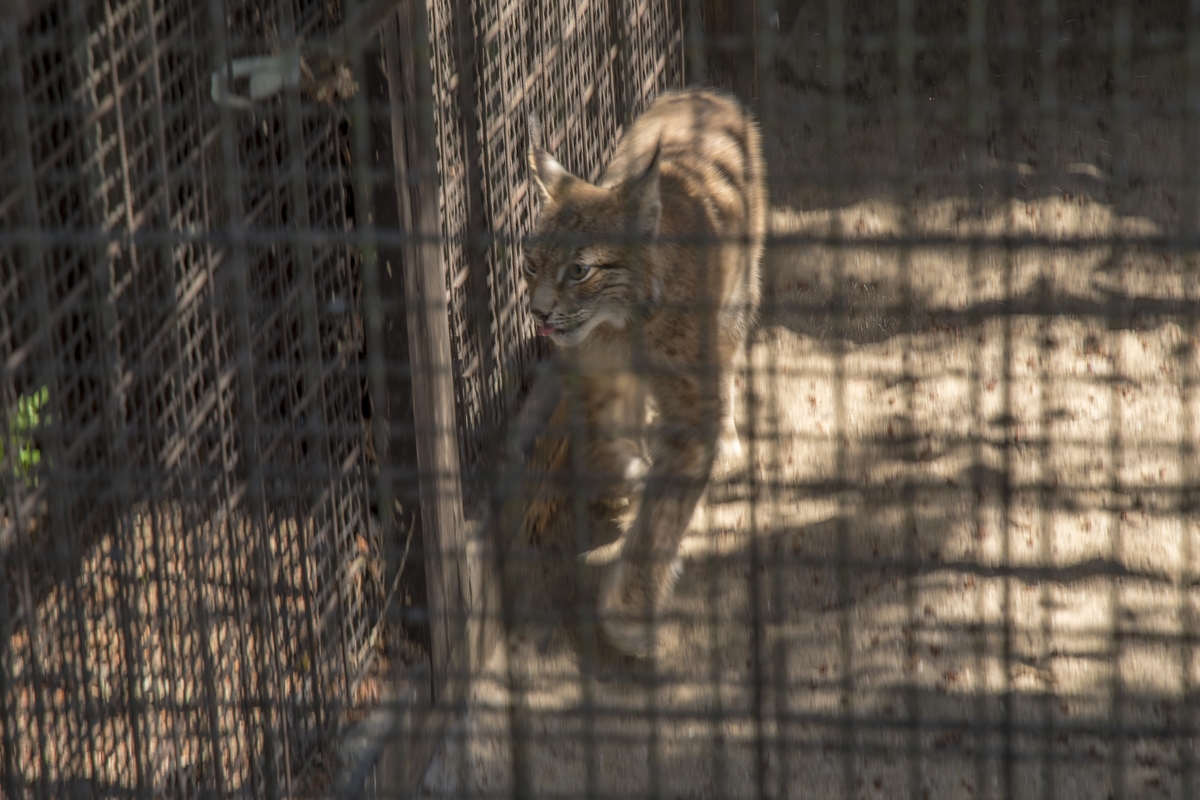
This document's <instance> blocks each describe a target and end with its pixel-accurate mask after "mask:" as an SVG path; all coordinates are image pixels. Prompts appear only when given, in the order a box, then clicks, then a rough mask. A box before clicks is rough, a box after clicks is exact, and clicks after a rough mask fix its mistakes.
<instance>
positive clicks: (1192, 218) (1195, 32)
mask: <svg viewBox="0 0 1200 800" xmlns="http://www.w3.org/2000/svg"><path fill="white" fill-rule="evenodd" d="M1185 31H1186V34H1185V35H1186V36H1187V42H1186V58H1187V84H1186V89H1185V97H1184V125H1185V131H1184V144H1185V147H1184V152H1185V154H1186V155H1185V158H1184V171H1183V185H1182V187H1181V189H1182V194H1183V203H1182V206H1183V209H1184V211H1183V215H1182V216H1183V219H1184V224H1183V225H1181V226H1180V228H1181V233H1182V234H1184V235H1186V236H1187V237H1188V238H1189V239H1190V241H1188V243H1187V244H1186V245H1185V248H1186V249H1184V251H1183V252H1182V253H1181V255H1182V257H1183V263H1184V265H1185V268H1184V274H1183V287H1182V292H1181V296H1182V298H1183V300H1184V302H1185V303H1187V304H1188V308H1189V313H1188V314H1187V316H1186V318H1185V319H1183V320H1182V321H1181V326H1182V328H1183V333H1184V336H1185V341H1186V342H1189V343H1192V344H1191V347H1190V348H1188V349H1185V350H1184V352H1183V353H1182V354H1181V356H1180V358H1179V400H1180V416H1181V425H1180V437H1181V438H1180V442H1179V487H1178V494H1179V497H1178V501H1177V502H1178V504H1179V505H1178V509H1179V519H1180V526H1181V528H1182V530H1181V531H1180V536H1181V539H1182V543H1181V547H1180V560H1181V562H1182V564H1181V568H1180V570H1179V600H1178V603H1179V616H1180V628H1181V634H1182V635H1181V637H1180V653H1179V659H1180V673H1181V676H1182V681H1181V683H1182V686H1181V689H1182V693H1183V724H1182V726H1181V729H1180V730H1179V731H1178V733H1177V735H1178V737H1179V742H1178V744H1177V745H1176V749H1177V751H1178V753H1179V767H1180V777H1179V780H1180V789H1181V793H1180V796H1182V797H1195V796H1196V793H1197V789H1198V788H1200V787H1197V779H1196V766H1197V765H1196V752H1195V749H1194V748H1195V738H1196V711H1197V691H1196V683H1195V678H1194V675H1195V668H1196V637H1197V622H1196V608H1195V604H1194V600H1193V597H1194V592H1195V587H1196V581H1197V574H1196V563H1195V559H1196V556H1197V550H1196V541H1195V532H1196V510H1197V499H1198V497H1197V488H1198V487H1197V484H1198V482H1200V471H1198V470H1197V463H1196V455H1197V454H1196V436H1197V432H1198V425H1197V420H1196V415H1195V413H1194V411H1193V409H1194V405H1193V404H1194V403H1195V400H1196V385H1197V383H1198V382H1200V376H1198V375H1197V373H1196V366H1195V365H1196V361H1195V359H1196V351H1195V349H1194V348H1195V344H1194V343H1195V342H1196V341H1197V333H1198V331H1197V322H1198V320H1197V316H1196V310H1195V303H1196V302H1197V300H1198V299H1200V263H1198V262H1200V257H1198V254H1197V250H1196V246H1197V234H1198V233H1200V228H1198V227H1197V222H1196V220H1197V216H1198V215H1200V0H1190V2H1189V3H1188V9H1187V26H1186V29H1185Z"/></svg>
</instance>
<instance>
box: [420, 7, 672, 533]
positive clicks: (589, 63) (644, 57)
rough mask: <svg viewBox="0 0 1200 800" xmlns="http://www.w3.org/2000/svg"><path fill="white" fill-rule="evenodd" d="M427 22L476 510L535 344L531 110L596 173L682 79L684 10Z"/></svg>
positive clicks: (484, 15)
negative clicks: (524, 278)
mask: <svg viewBox="0 0 1200 800" xmlns="http://www.w3.org/2000/svg"><path fill="white" fill-rule="evenodd" d="M464 17H465V18H464ZM430 29H431V38H432V41H433V52H434V53H435V58H434V64H433V82H434V86H433V99H434V115H435V122H436V130H437V147H438V169H439V177H440V178H441V189H440V197H439V204H440V205H439V208H440V211H441V220H442V247H443V259H444V262H445V264H446V275H447V281H448V285H449V288H450V306H451V311H450V316H451V319H450V330H451V339H452V344H453V356H454V364H455V375H456V381H455V390H456V401H457V408H458V414H459V446H460V450H461V453H460V455H461V463H462V465H463V471H464V473H465V474H466V475H467V476H468V477H469V479H468V480H466V481H465V482H464V492H465V493H466V498H465V503H466V505H467V507H468V509H469V510H470V511H471V513H472V514H478V513H479V512H480V509H481V505H480V504H481V502H482V501H483V499H484V490H485V487H486V485H487V481H486V472H485V469H486V462H487V460H488V454H489V453H491V455H492V456H493V457H494V456H495V453H496V451H495V448H494V445H495V440H494V437H495V435H496V433H497V431H499V430H500V429H501V427H502V425H503V422H504V420H505V418H506V416H507V415H508V414H509V413H511V409H512V400H513V396H514V394H515V393H516V391H517V390H518V389H519V388H520V387H521V385H522V382H523V381H524V380H525V379H526V378H527V377H528V376H529V374H530V371H531V369H532V365H533V362H534V360H536V358H537V357H538V356H539V354H540V352H541V351H540V350H539V349H538V348H537V347H536V345H535V342H534V341H533V337H532V331H533V325H532V321H531V320H530V318H529V312H528V309H526V307H525V306H524V304H523V303H522V302H521V300H520V294H519V289H518V284H519V274H520V270H519V268H518V267H519V265H518V263H517V259H518V257H519V253H520V251H519V248H518V247H517V246H516V245H517V243H519V241H520V239H521V237H523V236H524V235H525V234H526V233H528V231H529V229H530V226H531V225H532V219H533V217H532V214H533V210H534V198H533V197H532V195H531V194H530V193H529V192H528V188H527V184H526V181H525V174H526V166H525V149H526V147H527V145H528V138H527V124H528V120H529V115H530V114H536V115H538V116H539V118H540V119H541V120H542V122H543V125H544V127H545V130H546V135H547V141H548V142H549V143H550V146H551V147H553V148H554V149H555V152H556V153H557V154H558V156H559V158H561V159H562V161H563V163H564V164H566V165H567V166H568V167H569V168H570V169H573V170H575V171H576V172H577V174H580V175H584V176H587V177H589V178H592V179H595V178H597V177H599V174H600V170H601V169H602V168H603V166H604V164H605V163H606V159H607V158H608V156H609V155H610V154H611V152H612V150H613V148H614V147H615V146H616V140H617V136H618V135H619V133H620V130H621V126H622V125H624V124H626V123H627V122H628V121H629V120H630V119H631V118H632V117H633V116H634V115H636V114H637V113H640V112H641V111H642V110H643V109H644V108H645V107H646V105H647V104H648V102H649V101H650V100H651V99H653V98H654V97H655V96H656V95H657V94H658V93H659V92H661V91H662V90H663V89H665V88H668V87H672V86H678V85H679V84H680V82H681V80H682V67H683V62H682V59H683V51H682V44H683V40H682V23H681V18H680V14H679V8H678V7H677V6H675V5H674V4H672V3H661V2H631V3H608V2H593V1H592V0H587V1H586V2H581V3H566V4H555V3H544V4H533V5H530V4H527V3H518V2H503V3H463V2H451V0H442V1H440V2H435V3H433V4H431V6H430ZM489 232H498V233H502V235H499V236H496V235H490V234H489Z"/></svg>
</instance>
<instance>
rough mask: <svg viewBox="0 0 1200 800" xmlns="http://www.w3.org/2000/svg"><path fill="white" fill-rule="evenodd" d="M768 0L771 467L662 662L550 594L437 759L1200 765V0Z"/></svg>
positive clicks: (934, 787)
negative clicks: (1198, 632) (1199, 458)
mask: <svg viewBox="0 0 1200 800" xmlns="http://www.w3.org/2000/svg"><path fill="white" fill-rule="evenodd" d="M699 5H700V4H698V3H697V4H692V6H693V10H694V11H698V10H699V9H697V8H695V6H699ZM705 5H706V6H707V5H708V4H705ZM776 13H777V14H778V17H775V16H774V15H775V14H776ZM755 14H756V17H755V19H754V22H753V25H754V31H753V36H752V37H751V36H746V35H744V32H743V33H742V34H738V33H725V34H724V35H723V36H722V37H718V38H715V39H714V40H713V41H712V42H709V43H707V44H708V46H710V47H712V48H714V49H720V50H724V51H729V52H735V53H739V54H740V55H741V57H743V58H750V57H753V58H754V59H755V62H756V70H755V72H756V74H755V88H756V105H757V111H758V114H759V116H760V119H762V122H763V128H764V131H765V136H766V138H767V155H768V161H769V166H770V169H771V175H772V192H773V194H774V197H773V200H774V201H775V204H776V209H775V213H774V215H773V223H772V224H773V236H772V242H771V248H770V253H769V254H768V257H767V265H768V271H767V275H766V281H767V286H766V291H765V292H764V296H765V298H766V300H765V302H764V306H765V308H764V311H763V326H762V330H760V332H759V334H758V336H757V339H756V343H755V348H756V349H757V353H758V360H754V359H753V357H752V360H751V364H750V367H749V368H748V369H747V371H746V373H745V375H744V376H743V377H744V379H745V381H746V384H747V386H746V395H747V396H746V402H747V403H748V404H749V405H750V409H749V410H747V412H746V416H747V419H745V420H743V425H744V427H743V431H742V432H743V435H744V436H745V437H746V438H747V439H748V440H749V441H750V450H751V458H752V459H753V458H754V457H755V456H757V457H758V458H760V459H761V463H760V464H759V465H758V468H759V470H758V472H757V473H756V472H755V470H754V467H753V466H752V467H751V468H750V469H749V470H747V471H746V472H745V473H743V474H735V475H733V476H732V477H730V476H728V475H727V476H724V477H721V478H717V479H715V480H714V482H713V483H712V484H711V485H710V489H709V491H710V496H709V506H708V508H706V509H705V511H704V513H703V515H702V516H704V519H703V520H694V521H693V524H694V525H696V526H697V527H698V528H707V531H706V535H708V536H710V537H711V539H708V540H704V541H697V542H695V543H694V546H695V547H696V548H697V550H699V551H700V552H701V553H702V555H699V556H696V557H695V560H692V561H689V563H688V566H687V568H686V569H685V572H684V578H683V579H682V582H681V585H680V588H679V590H678V591H679V595H678V596H677V599H676V601H675V602H673V603H672V604H671V605H670V607H669V608H668V609H666V612H665V613H664V615H663V617H662V623H663V628H664V631H665V634H664V638H663V639H662V640H661V641H662V642H664V644H663V649H662V650H661V651H660V652H659V653H657V654H656V657H655V658H654V659H651V660H649V661H648V662H639V663H638V664H630V663H629V662H627V661H621V660H620V659H619V658H611V657H605V654H604V652H603V647H602V646H600V648H599V650H595V651H592V652H591V653H589V652H588V647H589V643H588V642H587V641H586V637H585V635H584V634H579V635H578V636H577V637H572V635H571V634H566V635H564V634H562V628H555V625H556V624H558V623H561V622H562V621H563V620H564V619H566V620H568V621H570V619H571V618H572V616H573V615H577V616H578V617H579V618H581V619H583V618H586V616H587V615H588V613H589V610H588V609H587V607H586V606H580V607H574V606H569V605H568V604H570V603H575V602H580V603H584V604H586V603H587V602H588V599H587V598H578V597H573V598H569V599H568V600H567V601H566V602H565V603H564V601H563V600H562V596H561V595H555V594H552V593H547V594H537V591H538V589H541V588H542V587H540V586H539V587H538V589H531V590H530V592H531V593H532V594H533V597H532V599H531V600H530V601H529V602H528V603H527V604H525V605H521V604H520V603H519V602H515V601H514V606H515V608H516V612H517V614H518V616H519V617H520V618H519V620H518V625H519V629H518V630H516V631H514V632H513V633H514V635H513V636H512V637H511V638H510V639H509V640H508V641H507V642H506V647H507V651H506V653H505V656H506V658H505V659H504V666H503V667H500V668H498V669H497V670H495V671H494V672H490V673H488V674H486V675H485V676H484V677H483V679H482V680H481V681H480V684H479V685H478V686H477V687H476V690H475V694H474V695H473V696H472V700H471V703H470V704H469V709H468V718H467V720H466V721H465V722H464V723H463V724H462V725H461V727H459V728H457V729H456V730H455V733H454V735H453V736H451V737H449V738H448V739H447V741H446V742H445V743H444V746H443V751H442V753H441V754H440V755H439V757H438V758H437V759H436V760H435V762H434V767H433V769H432V770H431V771H430V773H429V775H428V776H427V780H426V783H425V786H424V789H425V791H426V793H427V794H428V795H430V796H450V797H468V796H469V797H481V796H512V795H516V796H589V797H609V796H613V797H617V796H621V797H626V796H647V797H662V796H755V797H789V796H800V797H803V796H822V797H856V798H857V797H912V798H927V797H963V798H967V797H979V796H986V797H1047V798H1049V797H1105V796H1107V797H1114V798H1121V797H1127V798H1133V797H1139V798H1140V797H1158V796H1163V797H1184V798H1187V797H1192V796H1194V795H1195V793H1196V789H1195V783H1196V777H1195V764H1196V758H1197V755H1198V753H1197V750H1196V742H1195V738H1194V736H1195V730H1196V724H1197V720H1196V696H1195V688H1194V687H1195V685H1196V680H1197V672H1196V668H1197V664H1196V659H1195V652H1194V651H1195V623H1194V619H1195V614H1196V604H1197V602H1198V599H1200V598H1198V597H1197V594H1196V581H1195V571H1196V561H1195V558H1196V536H1197V527H1196V520H1195V505H1194V502H1195V501H1194V493H1195V475H1196V471H1195V470H1196V464H1195V453H1196V447H1195V437H1196V428H1195V413H1196V398H1195V375H1196V370H1197V362H1196V340H1195V336H1196V321H1195V317H1196V309H1197V306H1196V303H1197V300H1198V298H1200V295H1198V294H1197V285H1196V273H1195V269H1196V254H1195V245H1196V242H1195V225H1196V219H1195V217H1196V213H1197V207H1198V205H1200V203H1198V200H1197V197H1198V194H1197V181H1196V174H1197V172H1196V169H1197V164H1198V162H1197V157H1196V155H1195V154H1196V153H1197V152H1200V150H1197V148H1196V144H1197V133H1196V131H1197V124H1196V119H1195V108H1194V104H1195V96H1196V93H1197V90H1198V88H1200V70H1198V67H1197V65H1200V58H1198V57H1197V55H1198V54H1200V14H1197V12H1196V11H1195V10H1194V9H1193V10H1185V9H1184V8H1183V7H1182V6H1181V5H1177V4H1168V3H1163V4H1156V3H1151V4H1133V3H1124V2H1114V3H1110V4H1073V3H1067V2H1057V3H1056V2H1042V3H1022V4H987V3H983V2H965V3H952V2H948V3H917V2H904V1H902V2H898V3H872V2H840V1H839V0H833V1H832V2H829V3H815V4H814V3H786V2H780V3H760V4H756V9H755ZM751 42H753V44H754V48H753V49H751V48H750V44H751ZM639 52H640V51H639ZM562 83H565V82H562ZM549 85H550V86H554V87H556V86H558V85H560V82H559V81H554V80H551V81H550V84H549ZM566 94H567V96H568V97H572V96H574V95H573V94H572V93H571V90H567V92H566ZM517 122H518V124H519V120H518V121H517ZM948 132H949V133H948ZM521 133H523V131H519V130H518V131H517V134H518V146H519V143H520V142H521V141H522V140H521V139H520V138H519V137H520V134H521ZM950 134H954V135H950ZM583 139H584V134H583V133H582V132H580V133H578V134H575V133H573V134H571V135H567V136H566V137H565V140H564V141H558V142H552V149H554V150H555V151H556V153H557V154H559V155H560V157H564V160H567V161H568V166H570V167H573V168H574V169H573V171H575V172H576V173H578V174H584V175H592V176H594V173H589V172H588V169H586V168H581V167H580V165H579V164H578V163H577V162H576V163H570V161H569V159H570V158H571V155H570V153H571V147H572V143H573V142H580V141H583ZM795 141H799V142H801V144H800V145H799V146H797V145H794V144H791V143H792V142H795ZM583 147H584V149H586V148H587V145H586V144H584V146H583ZM789 159H790V160H789ZM786 206H790V208H785V207H786ZM931 272H932V273H933V274H930V273H931ZM793 334H797V335H799V337H800V338H797V336H794V335H793ZM781 342H785V343H788V346H789V347H791V348H793V349H792V350H791V351H787V352H786V353H785V351H784V350H783V349H781V346H780V343H781ZM785 354H786V355H787V358H784V357H783V355H785ZM752 356H753V354H752ZM793 457H794V462H795V463H793ZM743 513H744V517H739V516H738V515H739V514H743ZM813 513H817V514H818V516H817V517H813V516H808V515H811V514H813ZM697 538H698V539H699V538H700V537H697ZM527 555H528V554H527V553H518V554H515V555H514V558H516V559H517V560H520V559H521V558H523V557H526V556H527ZM538 557H539V556H538V555H533V556H530V557H529V560H530V561H531V562H532V561H534V560H536V559H537V558H538ZM570 566H571V565H568V568H570ZM519 568H520V569H521V570H522V571H521V573H520V575H521V580H522V581H529V582H536V580H535V578H536V576H535V575H534V572H535V569H536V568H535V566H534V565H533V564H528V565H527V564H522V565H520V567H519ZM521 588H522V589H524V588H525V587H521ZM560 603H561V604H562V605H559V604H560ZM581 609H582V610H581ZM576 612H578V614H577V613H576ZM547 619H551V620H552V622H553V623H554V624H551V625H540V623H544V622H545V621H546V620H547ZM564 627H569V626H564ZM580 627H582V626H580ZM546 628H552V629H553V630H550V631H549V632H547V631H546ZM542 634H544V636H542ZM564 639H566V640H567V641H566V643H565V644H564V641H563V640H564Z"/></svg>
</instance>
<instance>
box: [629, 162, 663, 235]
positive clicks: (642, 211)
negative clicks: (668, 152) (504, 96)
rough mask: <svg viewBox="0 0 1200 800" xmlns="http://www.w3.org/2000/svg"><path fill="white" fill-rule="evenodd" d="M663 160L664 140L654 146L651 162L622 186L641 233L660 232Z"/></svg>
mask: <svg viewBox="0 0 1200 800" xmlns="http://www.w3.org/2000/svg"><path fill="white" fill-rule="evenodd" d="M661 161H662V141H661V140H660V141H659V143H658V144H656V145H655V146H654V155H652V156H651V157H650V163H649V164H647V165H646V168H645V169H644V170H642V173H641V174H640V175H638V176H637V177H636V178H630V179H629V180H628V181H626V182H625V185H624V186H622V187H621V190H622V191H623V192H624V193H625V200H626V204H627V207H628V208H629V213H630V215H632V216H633V217H635V218H636V219H637V228H638V230H639V231H640V232H641V233H645V234H649V235H653V234H656V233H658V220H659V217H660V216H662V199H661V197H660V196H659V192H658V177H659V163H660V162H661Z"/></svg>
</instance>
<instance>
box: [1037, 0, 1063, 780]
mask: <svg viewBox="0 0 1200 800" xmlns="http://www.w3.org/2000/svg"><path fill="white" fill-rule="evenodd" d="M1040 10H1041V28H1042V39H1041V42H1040V43H1039V47H1040V49H1041V59H1040V64H1039V67H1040V79H1041V86H1040V94H1039V98H1038V115H1037V126H1038V131H1039V141H1038V145H1039V150H1040V151H1041V152H1042V153H1044V154H1046V157H1045V158H1043V165H1042V168H1043V170H1044V171H1043V175H1045V174H1046V173H1047V172H1048V171H1049V169H1048V168H1049V166H1050V165H1049V164H1048V163H1045V162H1046V161H1048V156H1049V154H1050V153H1051V152H1053V134H1054V133H1056V132H1057V131H1058V128H1059V118H1058V87H1057V85H1056V81H1057V80H1058V76H1057V75H1056V74H1055V69H1056V67H1057V62H1058V0H1041V9H1040ZM1039 183H1042V185H1041V186H1039V189H1040V192H1042V193H1049V192H1050V191H1051V190H1052V189H1053V186H1052V185H1046V184H1047V183H1049V182H1048V181H1047V180H1046V178H1044V177H1043V178H1042V179H1041V181H1039ZM1038 261H1039V271H1040V272H1041V276H1042V277H1041V285H1042V286H1043V287H1046V288H1045V291H1044V292H1043V294H1042V295H1040V296H1039V297H1038V298H1037V303H1038V306H1039V308H1038V312H1039V316H1040V318H1041V325H1040V327H1039V335H1038V347H1039V350H1040V351H1041V352H1040V354H1039V355H1040V359H1039V360H1040V361H1041V368H1040V370H1039V373H1040V374H1039V384H1040V386H1039V392H1038V397H1039V402H1040V409H1039V416H1040V423H1039V427H1040V429H1041V434H1042V443H1041V447H1040V448H1039V452H1038V462H1039V468H1038V480H1039V482H1040V484H1041V487H1040V491H1039V492H1038V517H1039V519H1038V536H1039V538H1040V539H1041V553H1040V558H1041V562H1042V567H1043V568H1044V569H1046V570H1047V571H1049V570H1050V569H1052V568H1053V565H1054V520H1053V510H1052V509H1053V507H1054V506H1055V505H1056V504H1057V502H1058V497H1057V489H1056V488H1055V486H1056V484H1057V480H1056V477H1055V472H1056V467H1055V465H1054V452H1053V451H1054V437H1053V436H1052V426H1053V425H1054V418H1053V407H1052V404H1051V402H1050V395H1051V393H1052V392H1054V391H1055V386H1054V382H1053V380H1054V376H1053V375H1052V374H1051V369H1050V364H1051V357H1050V352H1049V350H1050V345H1049V343H1048V340H1049V337H1051V336H1053V335H1054V328H1055V326H1054V317H1052V316H1051V309H1050V298H1049V297H1047V296H1046V295H1047V294H1050V293H1052V292H1054V291H1055V275H1054V251H1052V250H1044V249H1042V250H1039V257H1038ZM1054 593H1055V592H1054V589H1053V587H1051V586H1050V585H1049V584H1048V583H1042V585H1041V586H1039V587H1038V605H1039V607H1040V608H1041V638H1042V647H1041V649H1042V652H1041V655H1040V657H1041V659H1043V664H1044V668H1045V669H1051V668H1052V663H1051V659H1052V658H1053V657H1054V653H1053V644H1052V639H1053V636H1054V612H1053V603H1054V599H1055V598H1054ZM1039 706H1040V711H1041V716H1042V730H1041V753H1040V762H1041V763H1040V764H1039V766H1040V771H1041V787H1042V792H1041V794H1042V800H1053V798H1054V797H1055V796H1056V793H1055V775H1054V766H1055V764H1054V762H1055V759H1054V746H1055V745H1054V739H1055V727H1056V726H1055V719H1054V716H1055V714H1056V713H1057V708H1056V697H1055V692H1054V691H1053V690H1052V689H1046V690H1043V691H1042V693H1041V696H1040V703H1039Z"/></svg>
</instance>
